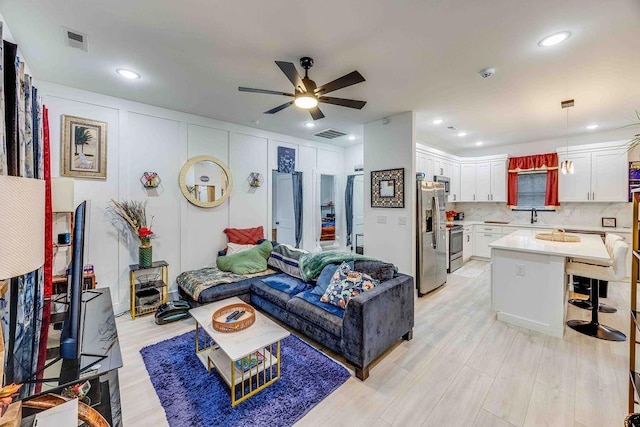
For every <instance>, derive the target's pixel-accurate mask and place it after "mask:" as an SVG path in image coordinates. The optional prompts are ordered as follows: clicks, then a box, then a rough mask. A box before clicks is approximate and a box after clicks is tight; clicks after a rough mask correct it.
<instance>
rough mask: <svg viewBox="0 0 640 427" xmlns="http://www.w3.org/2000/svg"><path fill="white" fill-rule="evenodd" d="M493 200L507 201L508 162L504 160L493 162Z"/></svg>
mask: <svg viewBox="0 0 640 427" xmlns="http://www.w3.org/2000/svg"><path fill="white" fill-rule="evenodd" d="M491 201H492V202H506V201H507V162H506V161H504V160H497V161H492V162H491Z"/></svg>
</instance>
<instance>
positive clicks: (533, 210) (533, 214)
mask: <svg viewBox="0 0 640 427" xmlns="http://www.w3.org/2000/svg"><path fill="white" fill-rule="evenodd" d="M534 222H538V211H536V208H531V224H533V223H534Z"/></svg>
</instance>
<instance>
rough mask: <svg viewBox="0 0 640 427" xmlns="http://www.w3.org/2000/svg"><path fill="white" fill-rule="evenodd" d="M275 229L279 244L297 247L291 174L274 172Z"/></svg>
mask: <svg viewBox="0 0 640 427" xmlns="http://www.w3.org/2000/svg"><path fill="white" fill-rule="evenodd" d="M274 175H275V177H274V180H273V184H274V190H273V191H274V193H275V197H274V205H273V217H274V228H275V229H276V233H277V235H276V238H277V241H278V243H286V244H288V245H291V246H295V245H296V232H295V224H296V221H295V213H294V211H293V179H292V177H291V174H290V173H278V172H274Z"/></svg>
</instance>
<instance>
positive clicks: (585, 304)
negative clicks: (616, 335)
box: [569, 234, 623, 313]
mask: <svg viewBox="0 0 640 427" xmlns="http://www.w3.org/2000/svg"><path fill="white" fill-rule="evenodd" d="M619 240H623V239H622V237H620V236H618V235H617V234H607V237H605V239H604V246H605V247H606V248H607V252H609V257H611V258H613V245H614V243H615V242H617V241H619ZM571 262H579V263H582V264H593V265H602V266H607V267H608V266H611V265H612V261H611V260H609V261H595V260H592V259H586V258H573V259H571ZM576 276H580V275H579V274H576ZM599 291H600V283H599V282H598V292H599ZM598 295H599V294H598ZM569 304H571V305H574V306H576V307H578V308H583V309H585V310H591V295H589V298H587V299H581V298H572V299H570V300H569ZM598 311H599V312H600V313H615V312H616V311H618V310H617V309H616V308H615V307H613V306H610V305H609V304H605V303H602V302H601V303H599V304H598Z"/></svg>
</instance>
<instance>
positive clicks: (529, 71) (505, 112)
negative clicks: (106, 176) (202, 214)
mask: <svg viewBox="0 0 640 427" xmlns="http://www.w3.org/2000/svg"><path fill="white" fill-rule="evenodd" d="M0 12H1V13H2V14H3V15H4V17H5V19H6V20H7V23H8V25H9V27H10V28H11V31H12V33H13V35H14V37H15V39H16V41H17V42H18V43H19V45H20V48H21V50H22V51H23V53H24V56H25V59H26V60H27V62H28V63H29V66H30V68H31V70H32V72H33V74H34V76H35V77H36V78H37V79H41V80H46V81H51V82H55V83H59V84H63V85H67V86H72V87H77V88H80V89H85V90H90V91H95V92H99V93H104V94H108V95H112V96H116V97H120V98H126V99H130V100H134V101H139V102H144V103H148V104H152V105H157V106H161V107H166V108H170V109H174V110H179V111H185V112H189V113H194V114H199V115H202V116H206V117H212V118H217V119H221V120H225V121H229V122H233V123H238V124H242V125H247V126H253V124H252V121H254V120H259V121H260V124H259V127H260V128H263V129H266V130H270V131H274V132H280V133H284V134H288V135H293V136H297V137H302V138H308V139H313V137H312V136H311V134H312V133H314V132H317V131H318V130H323V129H326V128H329V127H331V128H336V129H339V130H343V131H345V132H347V133H352V134H356V135H357V136H358V139H357V140H356V141H354V142H353V143H357V142H361V133H362V124H363V123H366V122H369V121H373V120H377V119H380V118H382V117H385V116H388V115H392V114H395V113H399V112H402V111H408V110H413V111H415V112H416V113H417V118H418V127H417V136H418V139H420V140H422V141H425V142H427V143H430V144H433V145H436V146H439V147H441V148H443V149H445V150H448V151H451V152H456V153H464V151H465V149H467V148H471V147H473V148H474V149H475V148H476V147H475V146H474V143H475V142H476V141H477V140H482V141H484V144H485V145H484V146H495V145H507V144H514V143H520V142H529V141H537V140H542V139H548V138H554V137H559V136H563V135H565V133H566V116H565V112H564V111H563V110H561V109H560V101H561V100H563V99H567V98H575V100H576V106H575V107H574V108H573V109H571V112H570V124H571V126H570V133H571V134H572V135H577V134H580V133H584V132H586V131H585V130H584V126H585V125H587V124H589V123H599V124H600V126H601V127H600V128H599V131H606V130H611V129H616V128H619V127H620V126H624V125H626V124H628V123H630V122H631V120H632V119H633V118H634V114H635V113H634V110H636V109H640V72H639V71H638V70H640V54H639V53H640V25H639V24H638V22H639V18H640V2H639V1H637V0H615V1H602V0H563V1H561V2H559V1H556V0H537V1H526V0H491V1H473V0H402V1H384V0H376V1H371V0H349V1H347V0H325V1H322V2H315V3H313V6H312V4H311V3H309V2H301V1H296V0H271V1H264V0H245V1H211V0H181V1H175V0H174V1H171V2H169V1H162V2H158V1H157V0H137V1H131V0H109V1H104V0H100V1H97V0H50V1H46V2H44V1H38V0H0ZM62 27H67V28H70V29H73V30H77V31H80V32H83V33H86V34H88V40H89V52H88V53H85V52H83V51H80V50H77V49H72V48H69V47H67V46H65V44H64V39H63V33H62ZM562 30H569V31H571V32H572V33H573V35H572V37H571V38H570V39H569V40H568V41H566V42H564V43H562V44H560V45H557V46H555V47H550V48H539V47H538V46H537V43H538V41H539V40H540V39H541V38H543V37H544V36H546V35H549V34H552V33H555V32H558V31H562ZM305 55H309V56H312V57H313V58H314V60H315V66H314V68H313V69H312V70H311V71H310V76H311V78H312V79H314V80H315V81H316V83H318V84H323V83H326V82H328V81H330V80H333V79H335V78H337V77H339V76H341V75H343V74H346V73H348V72H350V71H353V70H354V69H357V70H358V71H360V73H362V74H363V75H364V77H365V78H366V79H367V81H366V82H364V83H361V84H359V85H356V86H353V87H350V88H346V89H342V90H340V91H336V92H334V93H332V94H331V96H336V97H345V98H354V99H362V100H365V101H368V104H367V105H366V107H365V108H364V109H363V110H361V111H358V110H352V109H348V108H343V107H337V106H332V105H322V110H323V111H324V113H325V115H326V118H324V119H322V120H319V121H318V122H317V123H318V126H317V127H316V128H315V129H313V130H309V129H307V128H305V127H304V126H303V123H304V122H306V121H309V120H310V116H309V115H308V113H307V112H305V111H303V110H299V109H297V108H295V107H290V108H288V109H286V110H283V111H281V112H279V113H277V114H275V115H264V114H262V112H263V111H266V110H268V109H270V108H272V107H275V106H277V105H279V104H282V103H283V102H285V101H286V100H287V98H284V97H280V96H274V95H262V94H252V93H240V92H238V90H237V87H238V86H248V87H256V88H263V89H271V90H279V91H291V84H290V83H289V82H288V80H287V79H286V78H285V76H284V75H283V74H282V72H281V71H280V70H279V69H278V68H277V66H276V65H275V64H274V62H273V61H274V60H282V61H291V62H293V63H295V64H296V66H297V65H298V59H299V58H300V57H302V56H305ZM488 66H491V67H495V68H496V69H497V73H496V75H495V76H493V77H492V78H490V79H482V78H481V77H480V76H479V75H478V74H477V72H478V71H479V70H480V69H482V68H484V67H488ZM120 67H122V68H129V69H132V70H135V71H137V72H139V73H140V74H142V78H141V79H140V80H136V81H126V80H123V79H122V78H121V77H119V76H118V75H116V74H115V72H114V70H115V69H116V68H120ZM436 117H441V118H443V119H445V122H444V123H443V124H442V125H440V126H434V125H432V124H431V120H432V119H434V118H436ZM447 125H454V126H456V127H458V128H459V129H461V130H465V131H466V132H467V133H468V135H467V136H466V137H465V138H460V137H457V136H456V135H455V133H453V132H451V131H449V130H447V129H446V126H447ZM335 142H336V143H340V144H344V145H349V144H351V143H352V142H351V141H347V140H346V137H345V138H341V140H335ZM390 143H392V141H390Z"/></svg>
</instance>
